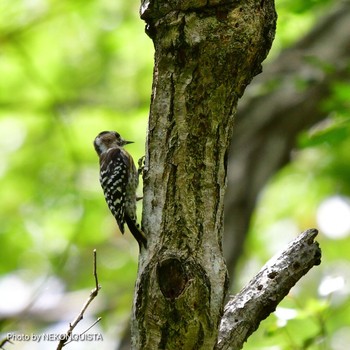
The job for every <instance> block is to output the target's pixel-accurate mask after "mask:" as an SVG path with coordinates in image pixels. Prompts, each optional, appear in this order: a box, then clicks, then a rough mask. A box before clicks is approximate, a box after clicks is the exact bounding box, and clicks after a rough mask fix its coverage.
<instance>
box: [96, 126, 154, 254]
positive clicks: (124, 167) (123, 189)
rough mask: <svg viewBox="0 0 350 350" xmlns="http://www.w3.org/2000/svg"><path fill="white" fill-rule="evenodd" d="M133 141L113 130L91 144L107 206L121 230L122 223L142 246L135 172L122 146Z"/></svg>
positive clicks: (144, 238) (122, 229)
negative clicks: (94, 151) (137, 218)
mask: <svg viewBox="0 0 350 350" xmlns="http://www.w3.org/2000/svg"><path fill="white" fill-rule="evenodd" d="M129 143H133V141H126V140H124V139H123V138H122V137H121V136H120V134H118V133H117V132H115V131H102V132H100V133H99V134H98V135H97V136H96V138H95V140H94V147H95V150H96V152H97V155H98V156H99V158H100V183H101V187H102V189H103V192H104V196H105V200H106V202H107V205H108V207H109V209H110V211H111V213H112V214H113V216H114V218H115V219H116V221H117V224H118V226H119V229H120V231H121V232H122V233H124V224H125V223H126V224H127V225H128V227H129V230H130V232H131V233H132V234H133V236H134V237H135V239H136V240H137V242H138V243H139V246H140V248H141V246H142V245H143V246H144V247H146V245H147V240H146V237H145V235H144V233H143V232H142V230H141V229H140V228H139V226H138V224H137V221H136V200H137V197H136V189H137V186H138V183H139V174H138V171H137V170H136V167H135V163H134V160H133V159H132V157H131V155H130V154H129V153H128V152H127V151H126V150H125V149H124V148H123V147H124V146H125V145H127V144H129Z"/></svg>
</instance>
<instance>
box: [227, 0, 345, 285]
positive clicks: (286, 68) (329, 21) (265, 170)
mask: <svg viewBox="0 0 350 350" xmlns="http://www.w3.org/2000/svg"><path fill="white" fill-rule="evenodd" d="M349 31H350V2H349V1H347V2H343V1H338V2H337V3H335V4H334V7H333V9H332V10H331V11H329V12H328V13H327V15H325V16H324V18H322V19H321V20H319V21H318V23H317V25H315V26H314V27H313V28H312V30H311V31H310V33H308V34H307V35H306V36H305V37H304V38H302V39H301V40H300V41H299V42H297V43H296V44H295V45H293V46H292V47H290V48H288V49H286V50H285V51H283V52H282V53H281V55H280V56H279V57H277V58H276V59H275V60H274V61H273V62H271V63H270V64H266V66H265V67H264V71H263V73H262V74H260V75H258V76H257V77H256V78H255V79H254V81H253V82H252V84H250V85H249V87H248V89H247V91H246V93H245V94H244V96H243V98H242V99H241V100H240V101H239V104H238V111H237V116H236V119H235V122H236V124H235V128H234V131H233V137H232V143H231V150H230V153H229V162H228V188H227V193H226V197H225V235H224V242H225V243H224V253H225V257H226V261H227V266H228V270H229V274H230V277H231V281H232V280H233V276H234V271H235V267H236V263H237V259H238V258H239V256H240V255H241V251H242V247H243V244H244V241H245V237H246V234H247V231H248V228H249V222H250V218H251V215H252V212H253V210H254V208H255V204H256V199H257V197H258V195H259V193H260V191H261V189H262V188H263V186H264V185H265V184H266V182H267V181H268V180H269V179H270V178H271V176H272V175H273V174H275V173H276V172H277V170H278V169H280V168H281V167H282V166H284V165H285V164H286V163H287V162H289V160H290V154H291V152H292V149H293V148H294V147H295V139H296V137H297V135H298V134H299V133H300V132H301V131H302V130H304V129H307V128H309V127H311V126H312V125H314V124H315V123H317V122H319V121H321V120H322V119H324V118H326V117H327V112H326V111H325V110H324V109H322V108H320V107H321V103H322V101H324V100H325V99H326V98H327V97H328V96H329V95H330V94H331V88H332V85H333V84H334V82H336V81H340V80H343V81H348V80H349V77H350V72H349V69H348V66H349V60H350V50H349V47H350V35H349V34H348V33H349ZM325 68H326V69H325ZM300 82H303V86H304V88H303V89H300ZM298 83H299V84H298Z"/></svg>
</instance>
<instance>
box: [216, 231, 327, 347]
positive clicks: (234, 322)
mask: <svg viewBox="0 0 350 350" xmlns="http://www.w3.org/2000/svg"><path fill="white" fill-rule="evenodd" d="M316 236H317V230H315V229H310V230H307V231H305V232H303V233H302V234H301V235H300V236H299V237H297V238H296V239H295V240H294V241H292V242H291V243H290V244H289V245H288V246H287V247H286V248H285V249H284V250H283V251H282V252H280V253H278V254H276V256H275V257H273V258H272V259H270V260H269V261H268V262H267V264H265V266H264V267H263V268H262V269H261V270H260V272H259V273H258V274H257V275H256V276H255V277H254V278H253V279H252V280H251V281H250V282H249V283H248V284H247V285H246V286H245V287H244V288H243V289H242V290H241V291H240V292H239V293H238V294H236V295H234V296H233V297H231V298H230V300H229V302H228V303H227V304H226V305H225V310H224V314H223V317H222V319H221V323H220V332H219V338H218V343H217V346H216V348H215V350H228V349H230V350H238V349H241V348H242V347H243V344H244V342H245V341H246V340H247V338H248V337H249V336H250V335H251V334H252V333H253V332H254V331H255V330H256V329H257V328H258V327H259V324H260V322H261V321H262V320H264V319H265V318H266V317H267V316H269V315H270V314H271V313H272V312H273V311H275V309H276V306H277V305H278V304H279V302H280V301H281V300H282V299H283V298H284V297H285V296H286V295H287V294H288V292H289V290H290V289H291V288H292V287H293V286H294V285H295V283H296V282H297V281H298V280H299V279H300V278H301V277H302V276H304V275H305V274H306V273H307V272H308V271H309V270H310V269H311V268H312V267H313V266H315V265H319V264H320V263H321V250H320V248H319V245H318V243H317V242H315V241H314V239H315V237H316Z"/></svg>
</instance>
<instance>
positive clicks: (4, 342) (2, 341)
mask: <svg viewBox="0 0 350 350" xmlns="http://www.w3.org/2000/svg"><path fill="white" fill-rule="evenodd" d="M6 343H10V344H13V343H12V341H11V340H10V339H8V338H5V339H3V340H1V342H0V349H4V348H3V346H4V345H5V344H6Z"/></svg>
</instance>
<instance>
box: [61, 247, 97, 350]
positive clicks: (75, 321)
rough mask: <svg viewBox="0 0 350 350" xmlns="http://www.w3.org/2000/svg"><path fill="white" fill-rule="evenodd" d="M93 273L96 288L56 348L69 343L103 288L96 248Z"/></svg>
mask: <svg viewBox="0 0 350 350" xmlns="http://www.w3.org/2000/svg"><path fill="white" fill-rule="evenodd" d="M93 275H94V278H95V288H94V289H93V290H92V291H91V293H90V296H89V298H88V300H87V301H86V302H85V304H84V306H83V308H82V309H81V311H80V313H79V315H78V316H77V318H76V319H75V320H74V321H73V323H70V324H69V329H68V331H67V333H66V334H65V336H63V337H61V340H60V342H59V343H58V346H57V348H56V350H61V349H62V348H63V347H64V346H65V345H67V343H68V342H69V339H70V337H71V335H72V333H73V330H74V328H75V327H76V326H77V324H78V323H79V322H80V321H81V320H82V319H83V317H84V313H85V311H86V309H87V308H88V307H89V305H90V303H91V302H92V301H93V300H94V299H95V298H96V297H97V294H98V291H99V290H100V289H101V286H100V285H99V284H98V278H97V262H96V249H94V262H93ZM100 319H101V318H100V317H99V318H98V319H97V321H96V322H95V323H94V324H93V325H92V326H91V327H93V326H94V325H95V324H96V323H97V322H99V321H100ZM91 327H90V328H91ZM90 328H89V329H90ZM85 332H86V331H85ZM85 332H84V333H85Z"/></svg>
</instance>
